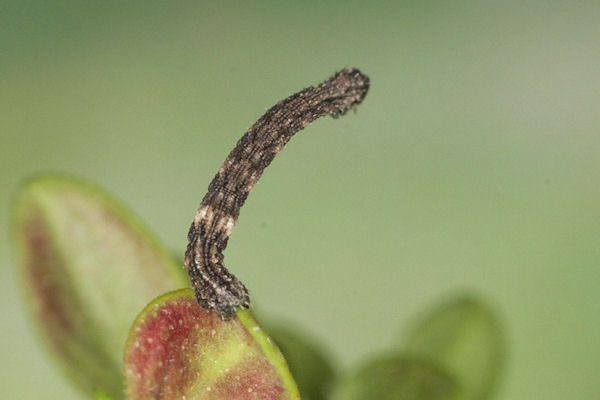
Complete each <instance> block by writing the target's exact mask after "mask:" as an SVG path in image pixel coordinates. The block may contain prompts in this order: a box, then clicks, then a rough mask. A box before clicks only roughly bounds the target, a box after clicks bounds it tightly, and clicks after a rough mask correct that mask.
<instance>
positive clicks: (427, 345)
mask: <svg viewBox="0 0 600 400" xmlns="http://www.w3.org/2000/svg"><path fill="white" fill-rule="evenodd" d="M503 344H504V341H503V335H502V330H501V328H500V324H499V322H498V321H497V319H496V317H495V316H494V314H493V313H492V311H491V310H490V309H489V308H488V307H487V306H486V305H485V304H483V303H482V302H480V301H479V300H477V299H476V298H474V297H472V296H460V297H457V298H454V299H452V300H450V301H448V302H445V303H443V304H441V305H439V306H438V307H437V308H435V309H434V310H432V311H431V312H430V313H429V314H428V315H426V316H425V318H423V319H422V320H421V321H419V322H418V323H417V324H416V325H415V326H414V327H413V329H412V330H411V331H410V332H409V334H408V337H407V338H406V341H405V346H404V347H403V349H404V350H405V351H407V352H409V353H410V354H413V355H415V356H418V357H424V358H426V359H428V360H430V361H431V362H434V363H437V364H439V365H440V366H442V367H444V368H446V369H447V370H448V371H449V372H450V373H452V374H453V375H454V376H456V378H457V379H458V381H459V382H460V384H461V386H462V387H463V388H464V390H465V398H466V399H469V400H482V399H487V398H489V397H490V396H491V394H492V392H493V389H494V388H495V387H496V386H497V382H498V378H499V376H500V374H501V370H502V367H503V364H504V346H503Z"/></svg>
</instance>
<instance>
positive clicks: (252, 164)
mask: <svg viewBox="0 0 600 400" xmlns="http://www.w3.org/2000/svg"><path fill="white" fill-rule="evenodd" d="M368 89H369V78H368V77H367V76H366V75H363V74H362V73H361V72H360V71H359V70H357V69H344V70H342V71H340V72H338V73H336V74H335V75H334V76H332V77H331V78H329V79H328V80H326V81H325V82H323V83H322V84H320V85H319V86H317V87H309V88H306V89H304V90H302V91H300V92H298V93H296V94H294V95H292V96H290V97H288V98H287V99H285V100H282V101H280V102H279V103H277V104H276V105H275V106H273V107H272V108H271V109H270V110H269V111H267V112H266V114H265V115H263V116H262V117H260V119H259V120H258V121H256V123H255V124H254V125H252V127H251V128H250V129H248V132H246V134H245V135H244V136H242V138H241V139H240V140H239V141H238V143H237V145H236V146H235V148H234V149H233V150H232V151H231V153H229V156H228V157H227V159H226V160H225V162H224V163H223V166H221V168H220V169H219V172H218V173H217V175H216V176H215V177H214V179H213V180H212V182H211V183H210V185H209V187H208V193H207V194H206V196H204V199H203V200H202V203H201V205H200V208H198V211H197V212H196V215H195V217H194V221H193V223H192V226H191V227H190V231H189V233H188V239H189V244H188V247H187V251H186V253H185V267H186V268H187V270H188V273H189V275H190V278H191V280H192V286H193V287H194V290H195V292H196V298H197V300H198V303H199V304H200V305H201V306H202V307H204V308H207V309H214V310H215V311H216V313H217V314H218V315H219V316H220V317H221V318H222V319H224V320H230V319H232V318H233V317H234V316H235V313H236V311H237V310H238V309H239V308H247V307H248V306H249V305H250V296H249V295H248V291H247V290H246V287H245V286H244V285H243V284H242V282H240V281H239V280H238V279H237V278H236V277H235V276H234V275H233V274H231V273H230V272H229V271H228V270H227V268H225V266H224V265H223V251H224V250H225V247H227V240H228V239H229V235H231V231H232V230H233V226H234V225H235V222H236V220H237V218H238V215H239V213H240V208H241V207H242V205H244V201H245V200H246V197H248V193H249V192H250V190H251V189H252V187H253V186H254V184H256V182H257V181H258V179H259V178H260V176H261V174H262V172H263V170H264V169H265V168H266V167H267V166H268V165H269V163H271V161H272V160H273V158H274V157H275V155H276V154H277V153H278V152H279V151H280V150H281V149H282V148H283V147H284V146H285V145H286V143H287V142H288V141H289V140H290V138H291V137H292V136H293V135H294V134H295V133H296V132H298V131H300V130H302V129H303V128H304V127H305V126H306V125H308V124H309V123H311V122H312V121H314V120H315V119H317V118H319V117H321V116H324V115H331V116H333V117H337V116H340V115H343V114H345V113H346V112H347V111H348V110H350V109H352V108H354V107H356V106H357V105H358V104H360V103H361V102H362V100H363V99H364V98H365V95H366V94H367V91H368Z"/></svg>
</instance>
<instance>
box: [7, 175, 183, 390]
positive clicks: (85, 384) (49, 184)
mask: <svg viewBox="0 0 600 400" xmlns="http://www.w3.org/2000/svg"><path fill="white" fill-rule="evenodd" d="M15 205H16V207H15V224H14V237H15V244H16V249H17V255H18V259H19V263H20V266H21V271H22V274H21V275H22V280H23V286H24V289H25V298H26V300H27V303H28V305H29V306H30V311H31V312H32V314H33V320H34V321H35V322H36V324H37V325H38V327H39V334H40V335H39V336H40V338H41V339H42V340H43V342H44V343H45V344H46V345H47V346H48V347H49V348H50V350H51V351H52V354H53V355H54V356H55V358H56V359H57V360H58V361H59V363H60V365H61V366H62V367H63V369H64V370H65V371H66V375H67V376H68V377H69V378H70V379H71V380H72V381H73V382H74V383H75V384H76V385H77V386H79V387H80V388H82V389H83V390H84V391H85V392H86V393H88V394H90V395H91V394H92V393H93V391H94V389H100V390H102V391H104V392H106V393H107V394H108V395H110V396H111V397H113V398H115V399H122V398H124V394H123V393H124V390H123V376H122V364H121V363H122V357H123V350H124V344H125V340H126V339H127V333H128V332H129V328H130V327H131V322H132V321H133V320H134V319H135V316H136V315H137V313H138V312H139V310H140V309H141V308H142V307H144V306H145V305H146V304H147V303H148V302H149V301H150V300H151V299H153V298H154V297H156V296H158V295H160V294H161V293H165V292H167V291H170V290H174V289H178V288H181V287H185V286H187V285H188V282H187V279H185V276H184V274H182V273H181V267H180V266H177V265H175V263H174V262H173V260H172V257H171V256H170V255H169V254H168V253H167V252H166V251H165V250H163V249H162V248H161V247H160V246H158V245H157V243H156V241H155V240H153V239H152V238H151V237H150V236H149V235H148V234H147V233H146V230H145V229H144V228H143V227H141V225H140V223H139V222H137V221H136V220H135V218H133V217H132V216H130V215H129V214H128V213H127V212H126V211H124V210H123V208H122V207H121V206H119V205H118V204H117V203H116V202H115V201H114V200H112V199H110V198H109V197H108V196H107V195H106V194H104V193H102V192H101V191H100V190H98V189H96V188H94V187H91V186H90V185H88V184H84V183H81V182H79V181H74V180H72V179H67V178H64V177H56V176H54V177H53V176H46V177H39V178H35V179H32V180H30V181H29V182H27V183H26V184H25V185H23V187H22V189H21V192H20V193H19V196H18V197H17V201H16V204H15Z"/></svg>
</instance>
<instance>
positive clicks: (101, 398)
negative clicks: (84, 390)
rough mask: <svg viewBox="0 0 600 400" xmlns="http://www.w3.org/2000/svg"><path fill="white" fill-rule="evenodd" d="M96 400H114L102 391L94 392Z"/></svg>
mask: <svg viewBox="0 0 600 400" xmlns="http://www.w3.org/2000/svg"><path fill="white" fill-rule="evenodd" d="M94 400H113V399H112V397H110V396H109V395H107V394H106V393H104V392H103V391H101V390H94Z"/></svg>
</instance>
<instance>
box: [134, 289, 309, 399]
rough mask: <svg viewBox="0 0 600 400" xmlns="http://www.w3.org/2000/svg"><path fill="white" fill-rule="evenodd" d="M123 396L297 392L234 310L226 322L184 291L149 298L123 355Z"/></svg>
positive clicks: (257, 330)
mask: <svg viewBox="0 0 600 400" xmlns="http://www.w3.org/2000/svg"><path fill="white" fill-rule="evenodd" d="M124 368H125V379H126V386H127V395H128V398H129V399H131V400H148V399H164V400H169V399H177V400H181V399H198V400H204V399H206V400H209V399H214V400H220V399H227V400H250V399H261V400H291V399H299V398H300V396H299V394H298V389H297V387H296V384H295V382H294V380H293V378H292V376H291V374H290V372H289V370H288V366H287V364H286V362H285V360H284V359H283V356H282V355H281V353H280V352H279V350H278V349H277V347H276V346H275V345H274V344H273V343H272V341H271V339H270V338H269V337H268V336H267V335H266V334H265V332H264V331H263V330H262V329H261V327H260V326H259V325H258V324H257V323H256V322H255V321H254V319H253V318H252V317H251V315H250V313H249V312H248V311H246V310H240V311H238V313H237V316H236V317H235V318H234V319H233V320H231V321H223V320H221V319H220V318H219V317H218V316H217V314H216V313H215V312H214V311H208V310H205V309H204V308H202V307H200V306H199V305H198V303H197V302H196V298H195V297H194V293H193V291H192V290H191V289H184V290H179V291H175V292H171V293H168V294H166V295H164V296H161V297H159V298H157V299H156V300H154V301H153V302H152V303H150V304H149V305H148V306H147V307H146V308H145V309H144V310H143V311H142V313H141V314H140V315H139V316H138V318H137V320H136V321H135V323H134V324H133V327H132V328H131V332H130V334H129V338H128V340H127V345H126V350H125V357H124Z"/></svg>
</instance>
